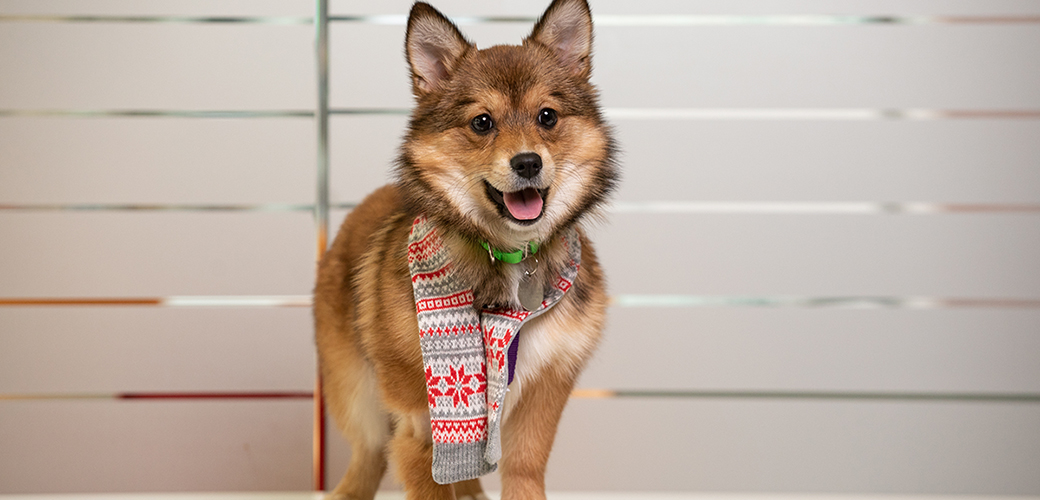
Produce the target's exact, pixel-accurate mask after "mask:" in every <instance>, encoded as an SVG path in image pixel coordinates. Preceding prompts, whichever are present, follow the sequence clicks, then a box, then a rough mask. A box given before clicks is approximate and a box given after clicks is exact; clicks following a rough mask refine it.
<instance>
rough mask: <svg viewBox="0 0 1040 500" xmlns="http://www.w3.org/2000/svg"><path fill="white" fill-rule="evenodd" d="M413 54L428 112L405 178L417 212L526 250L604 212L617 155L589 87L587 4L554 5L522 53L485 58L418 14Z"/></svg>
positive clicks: (413, 19)
mask: <svg viewBox="0 0 1040 500" xmlns="http://www.w3.org/2000/svg"><path fill="white" fill-rule="evenodd" d="M405 49H406V53H407V57H408V63H409V65H410V66H411V72H412V86H413V92H414V93H415V96H416V100H417V105H416V108H415V110H414V112H413V114H412V119H411V123H410V128H409V131H408V135H407V137H406V140H405V143H404V146H403V147H402V151H401V157H400V160H399V162H398V174H399V177H400V180H401V185H402V187H403V188H404V192H405V195H406V197H407V198H408V200H409V202H410V203H412V204H413V205H414V207H415V208H416V209H418V210H421V211H423V212H424V213H426V215H427V216H428V217H430V218H431V219H433V220H435V221H438V222H440V223H442V224H446V225H449V226H451V227H452V228H455V229H457V230H459V231H462V232H463V233H467V234H470V235H471V236H473V237H475V238H480V239H485V240H488V241H489V242H491V243H492V244H493V245H496V246H500V247H502V248H520V247H522V246H523V245H524V244H525V243H526V242H528V241H532V240H533V241H544V240H545V239H546V238H548V237H550V236H551V235H553V234H554V233H555V232H556V231H558V230H559V229H561V228H562V227H564V226H566V225H569V224H572V223H574V222H575V221H577V220H578V219H579V218H581V217H582V216H583V215H585V214H587V213H589V212H590V211H592V210H594V209H595V208H597V207H598V205H600V204H601V203H602V202H603V200H604V198H605V197H606V195H607V194H608V193H609V192H610V191H611V189H612V188H613V186H614V183H615V181H616V177H617V172H616V166H615V162H614V159H613V156H614V150H615V148H614V142H613V139H612V138H611V135H610V129H609V127H608V126H607V125H606V124H605V123H604V122H603V119H602V117H601V116H600V111H599V105H598V98H597V94H596V89H595V87H593V86H592V84H591V83H590V82H589V75H590V72H591V49H592V17H591V14H590V13H589V7H588V4H587V3H586V2H585V0H555V1H554V2H553V3H552V5H550V6H549V8H548V9H547V10H546V11H545V13H544V14H543V15H542V17H541V19H540V20H539V21H538V23H537V24H536V25H535V27H534V31H533V32H532V33H531V35H530V36H528V37H527V38H526V39H524V41H523V43H522V45H518V46H513V45H509V46H505V45H500V46H494V47H490V48H487V49H483V50H478V49H477V48H476V47H475V46H474V45H473V44H472V43H470V42H469V41H467V40H466V38H465V37H463V35H462V34H461V33H460V32H459V29H458V28H457V27H456V26H455V25H454V24H453V23H452V22H451V21H450V20H448V18H446V17H444V15H442V14H441V13H440V12H438V11H437V10H436V9H434V8H433V7H431V6H429V5H427V4H425V3H416V4H415V6H413V7H412V11H411V14H410V16H409V18H408V33H407V36H406V40H405Z"/></svg>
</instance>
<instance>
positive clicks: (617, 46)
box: [0, 0, 1040, 495]
mask: <svg viewBox="0 0 1040 500" xmlns="http://www.w3.org/2000/svg"><path fill="white" fill-rule="evenodd" d="M436 4H437V6H438V7H440V8H442V9H443V11H444V12H445V13H447V14H449V15H451V16H472V15H519V16H535V15H537V14H539V13H540V11H541V9H542V8H544V5H542V3H541V2H506V1H504V0H496V1H484V2H472V1H470V2H465V1H461V0H453V1H444V2H436ZM409 5H410V3H409V2H407V1H398V0H395V1H392V2H390V1H387V2H378V3H377V2H354V1H333V2H332V3H331V12H332V14H333V15H347V14H395V15H403V14H404V13H406V12H407V9H408V6H409ZM592 5H593V8H594V11H595V13H596V14H597V16H604V17H603V18H602V19H605V20H609V19H614V20H615V22H614V23H613V24H611V23H610V22H606V21H605V22H603V23H601V25H600V26H599V27H598V28H597V32H596V35H597V38H596V53H595V58H594V63H595V70H594V79H595V81H596V83H597V84H598V85H599V87H600V89H601V91H602V96H603V103H604V105H605V106H606V107H607V108H608V111H609V112H610V113H612V116H615V117H616V118H614V119H613V120H612V121H613V123H614V125H615V127H616V129H617V134H618V138H619V139H620V142H621V145H622V147H623V150H624V157H623V165H624V182H623V184H622V187H621V189H620V190H619V192H618V193H617V196H616V200H617V201H618V202H619V206H628V207H630V208H631V210H629V211H625V212H619V213H615V214H614V215H612V216H611V217H610V220H609V222H608V223H605V224H601V225H598V226H596V227H594V228H593V229H592V232H593V234H594V237H595V241H596V243H597V247H598V249H599V253H600V254H601V256H602V260H603V263H604V266H605V267H606V268H607V271H608V273H609V277H610V284H611V291H612V293H613V294H615V295H616V296H619V297H630V298H631V297H633V296H641V297H642V298H643V299H646V298H647V297H646V296H650V297H649V298H650V299H651V302H652V299H653V296H657V295H661V294H671V295H681V296H684V297H685V299H684V300H686V301H687V304H686V305H685V306H680V307H658V306H653V305H650V306H646V305H644V306H633V305H631V304H632V303H631V302H624V301H622V302H619V304H618V305H616V306H615V307H613V308H612V309H611V319H610V325H609V327H608V331H607V340H606V342H605V343H604V345H603V347H602V349H601V350H600V352H599V354H598V355H597V357H596V359H595V360H594V361H593V363H592V365H591V366H590V367H589V369H588V371H587V373H586V374H585V376H584V377H583V379H582V381H581V386H582V387H583V388H589V389H609V390H615V391H622V393H623V395H624V394H629V396H627V397H616V398H610V399H575V400H573V401H572V403H571V405H570V406H569V407H568V410H567V413H566V414H565V417H564V422H563V424H562V428H561V432H560V434H559V437H558V440H557V441H558V444H557V447H556V450H555V451H554V455H553V458H552V461H551V463H550V474H549V478H548V481H549V486H550V488H552V489H556V490H601V489H602V490H682V491H762V492H849V493H966V494H1026V495H1040V473H1037V471H1040V452H1038V450H1040V362H1038V355H1040V303H1038V302H1040V265H1038V264H1037V259H1036V256H1037V255H1040V210H1038V208H1037V207H1038V206H1040V168H1038V166H1040V141H1037V140H1036V138H1037V137H1040V115H1038V113H1037V112H1038V111H1040V86H1038V85H1037V82H1038V81H1040V23H1038V22H1036V20H1035V16H1038V15H1040V5H1037V4H1036V3H1035V2H1032V1H1027V0H1020V1H1012V0H1001V1H991V2H948V1H944V2H939V1H926V0H914V1H899V2H895V1H875V2H865V1H851V0H849V1H842V2H833V1H829V2H821V1H810V0H783V1H769V2H765V1H751V0H746V1H727V2H718V1H716V2H706V1H696V2H686V1H684V2H678V1H665V0H657V1H642V2H622V1H596V0H593V1H592ZM313 11H314V6H313V3H312V2H308V1H291V2H290V1H280V2H278V1H263V2H261V1H241V0H240V1H232V0H221V1H206V2H202V1H192V2H186V1H178V2H173V1H155V2H131V1H127V0H106V1H102V0H96V1H91V2H82V1H76V2H73V1H52V2H35V1H28V0H21V1H18V0H0V302H2V301H3V300H4V299H7V300H10V299H20V298H34V297H45V298H98V297H129V298H150V297H155V298H162V297H169V296H306V295H307V294H308V293H309V292H310V289H311V286H312V282H313V259H314V254H315V241H316V234H315V233H316V232H315V228H314V223H313V220H312V217H311V215H310V213H309V212H306V211H299V210H296V211H293V210H288V211H286V210H280V209H278V207H274V209H272V207H271V205H272V204H298V205H308V204H312V203H314V196H315V195H314V193H315V189H316V188H315V177H316V169H315V164H316V161H317V159H316V158H317V155H316V129H315V124H314V119H313V118H309V117H306V116H290V117H276V116H273V117H261V118H191V117H165V116H151V117H126V116H104V115H101V116H89V117H83V116H69V115H68V114H62V113H58V114H56V115H53V116H48V115H46V114H45V113H40V112H39V111H48V110H59V111H61V110H80V111H82V110H159V111H164V110H165V111H170V110H174V111H178V110H179V111H185V110H187V111H206V110H242V111H274V112H278V111H285V110H290V111H302V112H307V111H313V109H314V106H315V102H316V100H317V97H316V76H315V75H316V71H315V63H314V55H313V43H314V29H313V27H312V26H309V25H306V24H277V23H275V24H272V23H257V24H226V23H190V22H189V23H183V22H174V23H156V22H112V21H110V22H85V21H75V22H59V21H56V20H54V19H51V18H43V19H35V20H33V19H26V18H25V17H24V16H28V15H44V16H67V15H110V16H270V17H275V18H306V17H310V16H313ZM650 14H653V15H658V14H675V15H702V16H724V15H732V16H737V17H733V18H724V19H723V20H722V22H721V24H719V25H692V26H667V27H661V26H647V25H646V23H645V22H644V23H643V25H639V26H621V25H618V22H617V21H616V20H617V19H626V18H619V17H613V18H612V17H611V16H619V15H650ZM834 14H847V15H852V16H856V15H860V16H863V15H892V16H910V17H904V19H911V18H912V19H918V20H924V21H925V22H923V23H920V24H912V23H911V24H888V25H881V24H876V23H875V24H847V25H842V24H833V23H832V24H826V23H825V24H823V25H811V24H807V23H809V22H810V21H811V20H812V19H823V20H824V21H827V20H828V19H830V20H833V19H834V18H833V17H830V18H811V19H810V21H805V20H803V21H800V22H794V23H793V24H786V25H762V24H756V20H757V22H761V21H762V19H772V20H774V21H775V20H777V19H781V20H782V19H786V18H778V17H775V16H787V15H834ZM2 16H8V17H2ZM10 16H15V17H10ZM18 16H21V17H18ZM756 16H774V17H766V18H762V17H756ZM913 16H917V17H913ZM928 16H969V17H970V16H975V18H974V19H975V20H976V22H968V23H949V22H938V21H937V20H935V19H934V18H931V17H928ZM979 16H982V17H987V16H988V17H999V16H1006V17H1010V18H1012V20H1014V19H1019V20H1020V21H1021V20H1022V19H1024V18H1026V17H1028V16H1033V21H1031V22H993V20H992V19H991V20H990V22H977V21H979ZM1016 16H1017V17H1016ZM627 19H629V20H631V19H632V18H627ZM700 19H702V20H703V19H705V18H700ZM710 19H718V18H710ZM644 21H645V20H644ZM637 24H638V23H637ZM462 28H463V31H465V32H466V33H468V34H469V35H470V36H471V38H472V39H474V40H475V41H476V42H477V43H478V45H480V46H487V45H490V44H493V43H508V42H515V41H516V40H518V39H519V38H520V37H521V36H523V35H524V34H525V33H526V32H527V31H529V29H530V25H529V24H525V23H507V24H466V25H464V26H463V27H462ZM402 42H403V27H402V26H401V25H400V24H389V25H385V24H365V23H356V22H342V21H340V22H333V23H332V25H331V28H330V70H331V89H330V99H331V106H332V108H334V109H344V108H351V107H363V108H373V107H390V108H407V107H408V106H410V99H411V98H410V95H409V89H408V81H407V78H406V71H405V63H404V61H403V57H402ZM646 108H653V109H658V110H659V109H665V110H668V109H688V110H692V111H690V113H688V114H692V115H693V116H694V118H689V117H687V118H682V117H680V118H667V119H648V118H647V117H646V116H645V112H643V113H644V115H641V116H642V118H640V115H639V113H640V111H639V110H643V109H646ZM633 110H635V111H633ZM821 110H822V112H824V113H831V115H830V116H831V117H830V118H825V119H818V118H813V116H818V115H814V114H813V113H819V112H820V111H821ZM879 110H897V111H898V110H919V111H915V113H917V114H914V115H912V116H920V115H921V114H922V113H923V114H924V116H925V117H926V118H928V119H900V118H898V116H897V117H896V118H889V119H878V118H876V116H877V114H878V113H879V112H880V111H879ZM920 110H924V111H920ZM951 110H952V111H983V112H986V113H989V115H988V117H984V118H963V117H960V118H958V117H957V116H952V115H950V114H949V113H948V112H949V111H951ZM15 111H20V112H15ZM734 111H739V112H742V113H743V114H742V115H740V116H738V117H736V118H733V117H732V113H733V112H734ZM1021 111H1025V112H1028V113H1027V114H1025V115H1024V116H1018V117H1015V116H1014V113H1015V112H1021ZM633 112H634V113H636V115H637V116H635V117H633V116H632V113H633ZM944 112H946V114H944ZM1008 112H1012V113H1010V114H1009V113H1008ZM625 113H629V114H628V115H625ZM696 113H702V115H703V113H709V114H711V113H714V115H713V116H715V118H703V116H702V117H701V118H696V116H697V115H696ZM727 113H730V114H729V115H727ZM771 113H772V114H771ZM928 113H931V114H928ZM1001 113H1003V114H1001ZM1029 113H1031V114H1029ZM896 114H897V115H898V112H897V113H896ZM626 116H627V117H626ZM727 116H728V117H727ZM778 116H779V117H778ZM889 116H892V113H891V112H889ZM405 121H406V118H405V117H404V116H400V115H389V116H373V115H357V116H355V115H334V116H333V117H332V118H331V124H330V128H331V143H330V149H331V161H332V170H331V188H330V193H331V197H332V202H333V203H334V204H342V203H351V202H356V201H358V200H359V199H360V197H362V196H363V195H364V194H365V193H367V192H368V191H370V190H372V189H373V188H375V187H377V186H379V185H381V184H382V183H384V182H386V181H387V180H388V178H389V177H388V173H387V172H388V168H387V167H388V165H389V162H390V161H391V159H392V157H393V155H394V149H395V148H396V147H397V143H398V140H399V137H400V136H401V134H402V132H403V127H404V125H405ZM660 201H670V202H686V203H688V204H687V205H685V207H686V209H685V212H684V211H683V210H679V211H678V212H674V211H673V212H672V213H652V212H650V211H648V210H647V206H646V205H645V203H648V202H660ZM707 202H722V203H723V204H722V205H709V204H707ZM763 202H768V203H771V204H770V205H768V206H765V207H763V206H762V205H761V204H762V203H763ZM883 202H897V203H906V202H922V203H927V204H933V205H928V207H932V208H936V207H938V208H941V207H942V206H943V204H968V205H970V207H968V208H969V210H968V211H967V212H942V211H940V212H938V213H923V214H921V213H913V214H907V213H888V212H885V211H884V210H882V209H881V208H879V207H881V206H880V205H877V204H878V203H883ZM803 203H809V205H804V204H803ZM625 204H627V205H625ZM641 204H643V205H641ZM99 205H100V206H105V207H108V209H105V210H87V209H86V208H89V206H99ZM114 205H160V206H163V207H166V208H167V209H166V210H155V209H147V210H126V209H114V208H118V207H113V206H114ZM204 205H250V206H252V205H261V206H263V207H266V208H267V209H265V210H230V211H229V210H217V211H213V210H200V209H199V207H201V206H204ZM972 207H974V208H972ZM987 207H988V208H987ZM904 208H905V206H904ZM344 214H345V212H343V211H341V210H340V211H333V218H332V219H333V222H332V225H333V227H336V226H337V225H338V223H339V221H341V220H342V217H343V216H344ZM843 297H844V298H848V297H854V298H855V297H859V298H860V299H858V302H857V301H855V300H853V301H852V302H853V305H855V304H860V305H863V304H867V305H873V306H878V305H879V304H880V305H882V307H848V305H849V304H850V302H849V301H848V300H845V301H844V302H839V305H838V306H835V307H806V305H805V304H806V303H819V301H825V302H826V301H828V300H830V301H834V300H835V299H840V298H843ZM635 298H639V297H635ZM680 299H682V297H680ZM961 299H966V300H967V302H965V301H964V300H961ZM784 300H787V301H793V302H791V303H789V304H788V305H779V306H774V307H761V306H754V303H755V302H756V301H757V302H758V303H761V302H767V303H768V302H769V301H774V302H775V301H781V302H783V301H784ZM907 300H912V302H910V305H916V306H917V307H889V306H884V305H885V304H889V305H891V304H905V303H906V302H905V301H907ZM958 300H961V301H959V302H958ZM814 301H815V302H814ZM901 301H903V302H901ZM705 303H714V304H716V305H710V304H709V305H704V304H705ZM720 303H721V304H723V305H719V304H720ZM626 304H628V305H626ZM697 304H701V305H697ZM842 304H844V305H842ZM658 305H660V304H658ZM311 335H312V332H311V326H310V316H309V311H308V310H307V309H306V308H305V307H288V308H285V307H239V308H234V307H153V306H75V307H74V306H53V307H39V306H36V307H27V306H11V305H6V306H4V305H0V493H12V492H77V491H163V490H168V491H213V490H304V489H307V488H309V487H310V467H311V462H310V452H311V440H310V436H311V418H312V414H311V403H310V401H309V400H306V399H289V400H246V401H242V400H217V401H197V400H196V401H119V400H113V399H108V398H106V397H105V396H104V395H105V394H115V393H126V392H199V391H210V392H225V391H226V392H234V391H246V392H249V391H291V392H307V391H310V390H312V389H313V383H314V382H313V374H314V371H315V363H314V354H313V345H312V341H311ZM624 391H628V392H624ZM655 391H657V392H661V391H673V392H672V393H671V396H668V397H665V396H664V395H660V394H659V395H657V396H654V395H652V394H647V393H652V392H655ZM748 393H754V394H748ZM951 394H953V395H958V394H960V395H967V396H980V397H981V398H978V397H976V398H974V399H972V398H960V399H958V398H956V397H948V398H946V399H943V398H942V397H943V395H951ZM1016 394H1017V395H1024V396H1025V397H1023V398H1021V399H1019V400H1017V401H1009V400H999V398H1000V397H1002V396H1007V395H1016ZM28 395H45V396H47V397H48V398H47V399H42V400H34V399H27V398H26V396H28ZM87 396H92V397H89V398H88V397H87ZM823 396H826V397H823ZM864 396H869V397H864ZM902 396H906V397H902ZM937 397H938V398H939V399H936V398H937ZM987 397H988V399H987ZM3 398H7V399H3ZM329 442H330V450H329V455H330V464H329V471H328V478H329V482H330V484H335V482H336V481H337V480H338V476H339V474H341V472H342V470H343V467H344V466H345V463H346V459H347V451H346V448H345V446H344V445H343V444H342V442H341V441H340V439H339V438H338V436H335V435H334V434H333V435H330V439H329ZM489 483H490V484H491V485H492V487H496V486H495V485H496V484H497V480H496V479H495V478H491V480H490V481H489Z"/></svg>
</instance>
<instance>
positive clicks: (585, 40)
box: [528, 0, 592, 78]
mask: <svg viewBox="0 0 1040 500" xmlns="http://www.w3.org/2000/svg"><path fill="white" fill-rule="evenodd" d="M528 39H529V40H534V41H536V42H538V43H541V44H542V45H545V46H547V47H549V48H550V49H552V50H553V51H555V52H556V55H557V56H558V57H559V58H560V62H561V63H563V65H564V67H566V68H567V69H569V70H570V71H571V73H573V74H575V75H578V76H582V77H586V78H587V77H588V76H589V73H590V71H591V70H592V13H591V12H590V11H589V4H588V2H586V1H585V0H555V1H553V3H552V4H551V5H549V8H548V9H546V10H545V13H544V14H542V18H541V19H539V20H538V23H537V24H535V25H534V31H532V32H531V36H530V37H528Z"/></svg>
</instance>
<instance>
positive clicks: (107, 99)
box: [0, 22, 316, 110]
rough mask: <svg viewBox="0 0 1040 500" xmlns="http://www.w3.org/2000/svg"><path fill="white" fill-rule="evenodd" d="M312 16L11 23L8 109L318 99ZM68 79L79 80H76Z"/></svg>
mask: <svg viewBox="0 0 1040 500" xmlns="http://www.w3.org/2000/svg"><path fill="white" fill-rule="evenodd" d="M313 37H314V30H313V28H312V27H309V26H307V25H294V26H277V25H224V24H127V23H90V24H82V23H17V22H9V23H4V26H3V30H0V45H3V46H4V47H31V48H32V51H33V52H32V57H26V56H27V55H28V54H27V53H26V52H24V51H16V50H10V49H8V50H4V51H3V52H2V54H0V66H2V67H3V68H4V74H5V77H4V78H3V80H2V81H0V107H2V108H7V109H37V108H44V109H74V110H80V109H99V108H100V109H105V108H144V109H156V108H158V109H167V108H168V109H217V110H221V109H282V108H292V109H310V110H313V107H314V102H315V99H316V98H315V91H314V89H315V83H314V82H315V80H314V70H313V68H314V58H313V56H312V50H313V48H312V45H313ZM70 82H75V84H74V85H70V84H69V83H70Z"/></svg>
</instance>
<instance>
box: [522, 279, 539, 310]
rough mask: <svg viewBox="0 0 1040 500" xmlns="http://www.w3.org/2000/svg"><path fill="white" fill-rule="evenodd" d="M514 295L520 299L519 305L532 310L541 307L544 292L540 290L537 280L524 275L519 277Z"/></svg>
mask: <svg viewBox="0 0 1040 500" xmlns="http://www.w3.org/2000/svg"><path fill="white" fill-rule="evenodd" d="M516 297H517V298H518V299H520V305H522V306H524V309H526V310H528V311H534V310H536V309H538V308H539V307H542V301H543V300H545V293H544V292H543V291H542V285H541V283H539V282H538V280H536V279H534V278H532V277H530V276H524V277H523V278H521V279H520V285H519V286H517V287H516Z"/></svg>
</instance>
